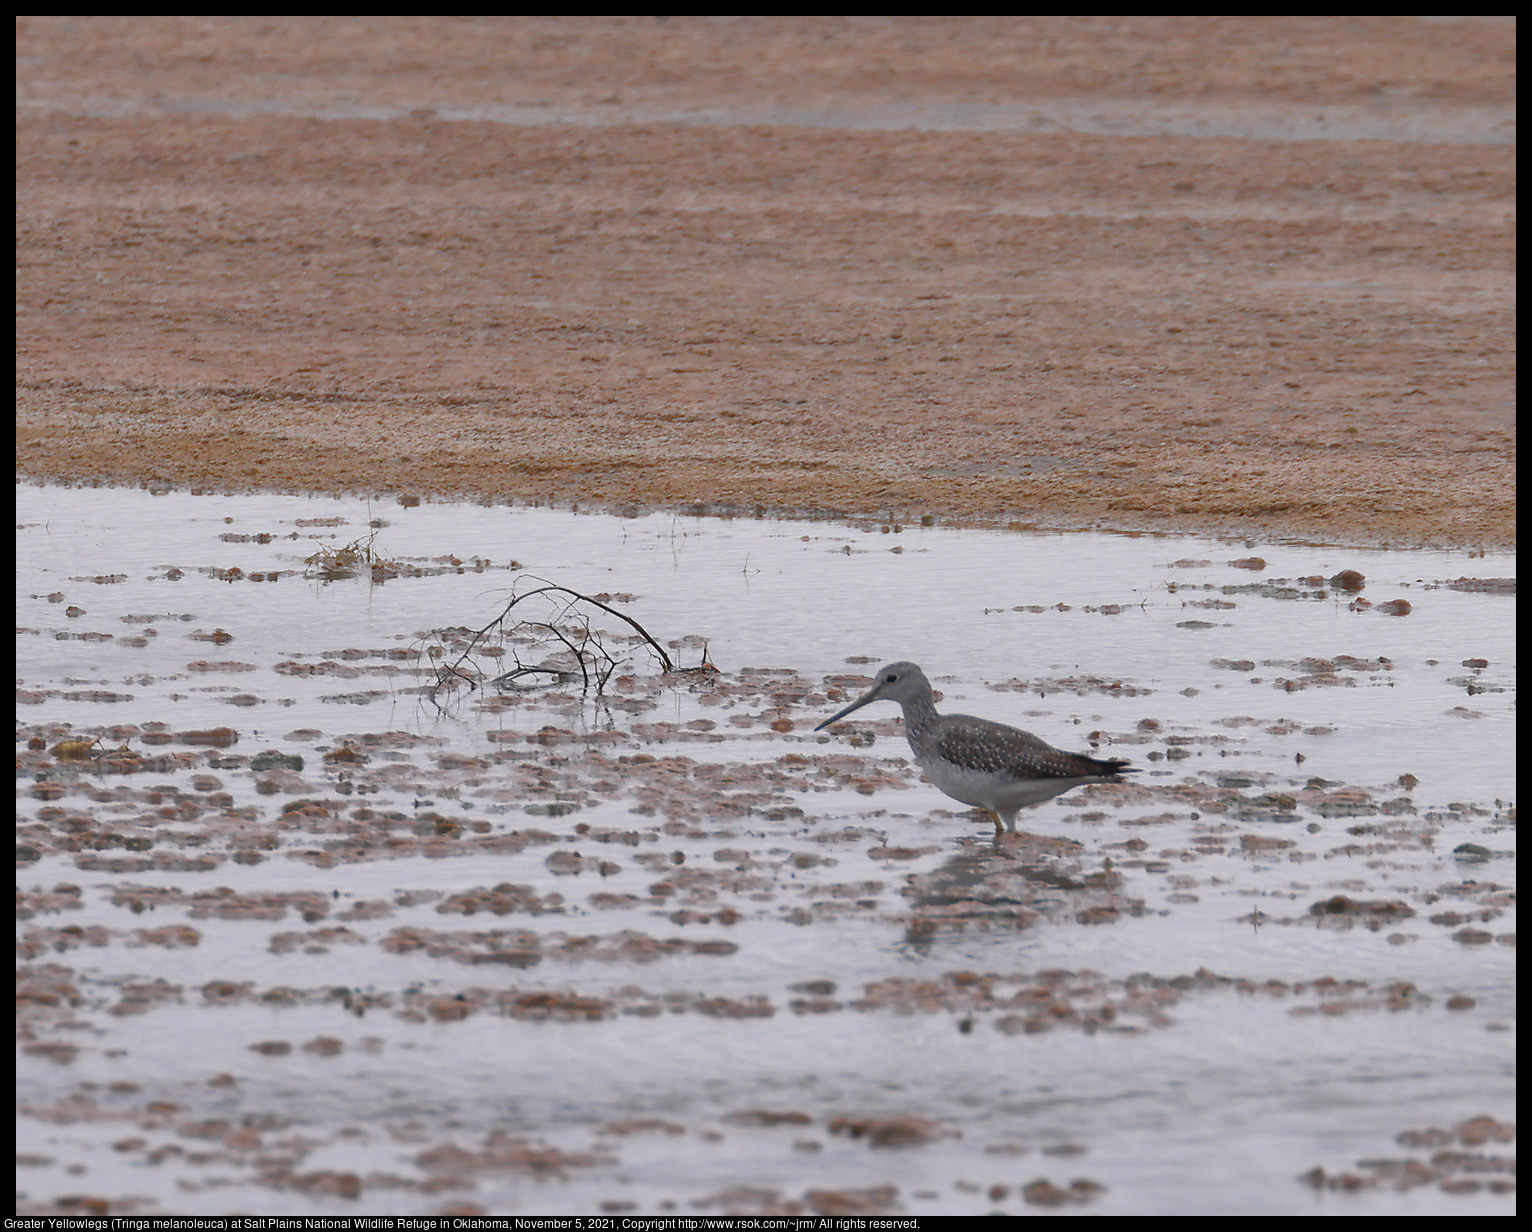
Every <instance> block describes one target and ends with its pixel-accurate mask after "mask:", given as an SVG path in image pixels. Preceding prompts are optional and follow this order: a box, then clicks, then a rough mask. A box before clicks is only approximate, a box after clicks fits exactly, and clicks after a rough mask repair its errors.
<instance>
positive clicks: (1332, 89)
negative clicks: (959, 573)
mask: <svg viewBox="0 0 1532 1232" xmlns="http://www.w3.org/2000/svg"><path fill="white" fill-rule="evenodd" d="M1264 20H1265V22H1266V24H1264V25H1262V24H1261V19H1250V20H1248V21H1245V22H1241V21H1239V20H1236V19H1221V20H1220V21H1219V22H1217V23H1208V22H1202V23H1196V22H1184V21H1183V22H1181V23H1180V24H1177V22H1176V20H1175V19H1134V21H1132V22H1126V23H1122V22H1119V23H1116V24H1115V25H1113V26H1111V27H1110V29H1105V28H1103V27H1100V26H1099V25H1096V24H1094V23H1092V22H1091V21H1080V20H1074V19H1038V21H1039V22H1040V23H1042V24H1041V25H1034V26H1033V27H1029V28H1028V29H1027V30H1026V31H1025V32H1024V33H1025V37H1022V35H1021V34H1019V33H1018V30H1019V29H1020V27H1016V26H1014V25H1013V26H1010V27H1007V26H1004V25H1003V24H1002V25H1000V26H995V25H994V24H993V23H991V22H989V21H988V19H974V20H973V21H970V22H962V21H958V22H939V21H928V22H924V23H922V22H915V23H900V22H882V23H878V22H871V23H850V24H849V25H847V23H835V22H831V21H828V20H825V21H817V19H816V20H810V19H795V20H793V21H787V22H782V23H778V24H777V25H775V26H770V27H769V28H763V27H762V26H760V25H759V24H758V23H757V24H755V25H752V23H750V22H748V21H745V22H672V23H665V24H661V23H653V22H648V23H646V22H634V23H622V22H601V21H592V22H579V21H557V20H553V19H547V20H526V21H510V22H504V23H499V24H490V25H488V26H486V25H484V24H482V23H474V22H435V23H432V22H426V23H424V24H422V23H420V22H419V21H413V20H411V19H397V20H393V19H382V20H380V21H377V22H375V23H370V24H369V25H368V26H366V27H365V28H360V27H358V28H354V29H353V28H351V27H349V26H347V24H346V23H344V22H340V21H326V20H323V19H311V20H310V21H309V22H308V23H307V24H304V23H303V22H296V23H295V22H294V21H291V20H286V19H284V20H283V21H281V22H266V23H264V24H261V23H257V22H255V21H254V20H253V19H252V20H248V21H247V20H243V19H231V20H228V21H206V20H203V21H199V22H192V21H191V20H190V19H187V21H181V20H179V19H152V20H149V19H138V20H133V21H127V22H121V21H117V20H115V19H114V20H107V21H101V22H94V23H85V24H84V25H80V24H78V23H71V22H68V21H65V20H62V19H59V20H55V19H45V20H35V19H28V21H27V22H26V23H25V24H24V26H23V28H22V31H21V35H20V50H21V53H22V59H21V61H20V63H21V68H20V91H19V98H20V99H21V103H22V107H21V111H20V115H19V119H18V207H17V208H18V265H19V268H18V390H17V393H18V416H17V422H18V429H17V431H18V473H19V474H20V475H21V476H24V477H28V478H44V479H52V480H63V481H85V482H114V483H129V484H136V483H144V482H161V483H170V484H174V485H177V486H200V487H209V488H217V489H231V490H238V489H245V488H275V489H289V490H312V491H337V492H372V493H401V494H404V493H407V494H413V495H418V496H428V495H441V496H456V497H463V498H471V499H512V498H514V499H536V500H547V501H553V502H558V503H570V504H572V503H579V504H581V505H582V506H588V505H591V504H597V505H609V506H613V507H622V506H628V505H639V506H659V507H688V506H707V507H709V508H714V509H716V508H718V507H720V506H726V507H730V508H734V509H738V510H741V511H745V512H754V511H755V510H756V509H760V510H762V511H765V512H769V513H799V512H808V511H820V512H832V511H833V512H844V513H849V514H855V515H869V516H891V517H895V518H899V519H903V520H914V519H916V518H919V517H920V516H922V515H935V516H938V517H941V518H944V519H965V520H978V521H987V522H999V523H1002V524H1003V523H1006V522H1011V521H1016V522H1022V523H1025V524H1029V525H1039V526H1052V527H1061V528H1066V527H1089V526H1103V527H1112V528H1118V529H1164V530H1196V531H1209V532H1219V533H1234V534H1249V535H1276V536H1292V537H1299V538H1308V539H1324V540H1330V541H1336V542H1347V543H1355V544H1376V543H1389V544H1394V545H1401V546H1402V545H1405V544H1434V545H1443V546H1447V545H1451V546H1459V547H1463V546H1467V547H1504V546H1509V545H1511V544H1513V543H1514V541H1515V524H1514V473H1513V472H1514V429H1513V422H1512V416H1513V410H1512V400H1513V397H1514V394H1513V365H1514V337H1513V332H1512V331H1513V328H1514V327H1513V296H1514V285H1513V274H1512V264H1511V262H1512V249H1513V242H1514V226H1513V208H1514V207H1513V195H1512V194H1513V191H1514V147H1513V146H1510V145H1507V144H1494V143H1490V142H1489V141H1488V140H1487V139H1486V140H1485V141H1475V140H1465V139H1463V136H1462V134H1463V132H1464V131H1467V130H1465V128H1464V124H1466V123H1468V120H1465V117H1469V118H1470V119H1471V117H1472V116H1474V115H1479V114H1481V113H1482V114H1485V115H1489V114H1493V113H1494V111H1495V109H1496V108H1503V107H1505V106H1507V105H1509V102H1510V101H1511V95H1510V90H1511V78H1510V69H1509V68H1508V66H1507V63H1506V56H1507V55H1508V54H1509V51H1508V49H1509V46H1510V44H1511V42H1512V41H1513V37H1514V30H1513V28H1512V29H1510V30H1508V29H1506V28H1505V27H1503V26H1500V25H1499V24H1498V23H1493V22H1477V21H1461V22H1451V23H1424V22H1418V23H1417V22H1408V21H1397V20H1396V21H1393V22H1372V21H1371V20H1370V19H1306V20H1304V21H1283V20H1279V19H1264ZM816 21H817V24H816ZM1135 23H1138V25H1135ZM1422 28H1428V29H1427V32H1426V33H1425V34H1422V32H1421V30H1422ZM263 31H264V32H265V33H263ZM911 38H914V39H916V40H917V41H918V42H919V44H920V47H921V53H922V54H921V57H920V60H919V64H920V71H919V72H918V73H911V72H902V71H900V72H896V71H893V70H892V69H890V67H889V66H890V64H893V63H898V59H897V53H898V49H899V48H900V47H901V46H907V45H908V43H909V40H910V39H911ZM1050 40H1051V41H1050ZM1252 40H1253V41H1252ZM1502 45H1503V46H1502ZM1251 47H1258V50H1259V54H1256V51H1253V50H1249V49H1250V48H1251ZM1318 47H1323V48H1327V49H1328V51H1327V54H1325V55H1323V56H1318V55H1317V53H1316V51H1315V49H1316V48H1318ZM341 48H350V49H351V50H352V51H353V52H354V55H352V57H351V58H350V59H349V60H346V61H344V62H342V61H341V60H339V59H337V56H338V54H339V49H341ZM826 48H831V49H832V50H828V51H827V50H826ZM1135 48H1136V50H1135ZM1231 49H1232V50H1231ZM1246 51H1249V54H1245V52H1246ZM125 52H126V53H131V54H123V53H125ZM1135 57H1136V58H1135ZM688 65H708V66H709V68H708V70H707V71H706V72H701V71H698V72H695V73H688V72H687V71H686V66H688ZM976 66H977V67H976ZM980 69H982V70H983V71H979V70H980ZM1019 82H1020V83H1024V84H1025V87H1026V89H1025V91H1021V89H1020V86H1019V85H1018V83H1019ZM283 83H285V84H283ZM273 91H276V93H273ZM1093 98H1094V99H1099V100H1100V101H1101V104H1102V108H1103V111H1102V112H1101V114H1102V115H1103V116H1105V117H1106V118H1105V119H1101V120H1099V121H1098V122H1097V128H1098V129H1099V128H1101V127H1102V126H1106V127H1110V126H1111V125H1113V124H1116V125H1125V124H1129V123H1130V122H1131V120H1132V117H1133V115H1134V114H1135V110H1134V109H1135V108H1138V109H1139V111H1138V113H1137V114H1139V116H1140V119H1142V120H1143V122H1144V123H1145V124H1151V125H1152V123H1154V122H1158V121H1155V116H1157V115H1163V114H1168V113H1169V112H1170V111H1174V112H1175V113H1176V114H1178V115H1182V116H1192V117H1193V119H1192V120H1188V121H1187V123H1194V122H1195V115H1196V114H1198V113H1199V112H1200V113H1203V114H1207V115H1209V116H1218V115H1222V116H1229V115H1235V114H1238V115H1244V116H1247V117H1248V116H1250V115H1254V114H1257V113H1259V114H1260V115H1263V116H1265V117H1267V119H1266V120H1264V121H1262V122H1263V123H1268V124H1270V123H1278V121H1280V119H1281V117H1282V115H1284V114H1290V115H1291V116H1292V117H1293V123H1294V124H1297V123H1298V122H1299V119H1298V118H1299V116H1300V113H1305V112H1311V111H1313V109H1314V108H1323V107H1330V108H1332V109H1334V110H1335V114H1336V115H1339V114H1341V109H1349V110H1347V111H1346V112H1345V114H1347V115H1352V116H1353V117H1354V116H1356V115H1372V114H1374V113H1376V114H1377V115H1379V116H1382V115H1383V111H1384V110H1386V111H1387V116H1388V120H1387V122H1388V123H1392V124H1396V125H1403V126H1404V127H1405V128H1408V127H1409V125H1414V126H1415V129H1418V130H1420V131H1424V132H1426V133H1427V134H1428V135H1429V133H1431V132H1433V131H1435V130H1433V129H1432V127H1431V126H1432V125H1433V124H1435V125H1437V126H1438V128H1439V129H1440V131H1441V133H1442V134H1445V135H1443V136H1441V137H1440V139H1434V140H1412V141H1403V140H1276V139H1263V138H1260V137H1233V136H1228V137H1215V138H1198V137H1192V136H1185V135H1178V134H1177V133H1175V132H1171V131H1168V130H1167V132H1166V133H1165V134H1164V135H1120V134H1117V133H1113V132H1103V131H1091V132H1072V131H1034V132H1022V131H1013V130H1005V129H1002V130H998V131H955V130H947V131H908V130H902V131H901V130H884V131H878V130H875V129H868V128H846V127H833V126H818V127H815V126H809V125H805V124H759V123H755V124H746V123H733V122H719V123H699V122H696V121H695V120H692V121H690V122H685V123H656V122H633V120H634V117H635V116H643V115H657V114H680V113H685V114H686V115H689V116H697V115H704V114H706V115H712V116H713V117H714V118H715V119H716V118H718V117H720V116H721V117H722V118H723V119H724V120H728V119H729V118H730V116H731V115H741V116H746V117H747V118H748V117H752V116H754V117H759V116H762V115H770V114H773V109H774V108H775V109H777V111H781V109H783V108H788V109H791V110H792V114H793V115H794V116H795V117H796V118H798V119H802V118H803V117H804V115H805V114H810V113H815V109H816V108H817V109H818V113H819V114H828V115H831V120H832V121H833V119H834V116H833V114H831V113H833V112H834V109H835V108H841V109H842V111H844V110H845V109H847V108H851V109H853V110H855V109H856V108H860V109H861V112H862V113H864V114H866V113H869V112H870V111H876V109H877V107H878V106H883V107H887V108H894V109H895V110H897V109H898V108H904V109H906V111H910V109H914V110H915V111H919V110H920V109H921V108H925V109H926V110H928V111H930V110H933V109H941V108H945V109H946V110H945V111H943V112H942V114H944V115H951V114H957V113H956V112H954V111H953V109H954V108H958V109H959V111H961V113H962V114H965V115H970V114H971V115H973V116H975V117H978V118H977V119H975V120H974V123H976V124H980V123H982V122H983V118H984V116H985V115H991V116H1002V117H1003V115H1012V114H1014V113H1015V111H1016V108H1017V107H1018V106H1019V105H1020V104H1022V103H1025V102H1028V101H1035V102H1036V103H1037V106H1038V107H1039V108H1041V109H1044V110H1046V106H1045V105H1046V104H1047V103H1048V102H1049V101H1050V100H1052V101H1053V102H1055V103H1057V104H1058V106H1055V109H1054V111H1053V112H1048V113H1047V114H1046V116H1045V119H1046V118H1047V116H1051V117H1052V119H1051V120H1049V121H1048V122H1049V123H1053V122H1054V121H1055V120H1057V119H1058V116H1060V115H1064V114H1066V112H1068V108H1065V110H1064V111H1060V110H1059V107H1060V106H1062V104H1063V103H1065V102H1067V103H1069V105H1070V107H1073V108H1074V112H1069V114H1075V113H1077V112H1079V111H1080V107H1081V105H1082V103H1084V102H1089V101H1090V100H1091V99H1093ZM423 99H429V100H430V105H429V106H426V105H424V104H422V102H421V100H423ZM610 99H616V100H618V101H616V102H609V101H606V100H610ZM848 100H849V101H848ZM263 108H264V109H265V110H263ZM347 108H349V109H350V111H351V112H353V113H361V112H366V113H367V114H368V115H376V116H377V117H378V118H367V116H365V115H360V114H355V115H352V116H350V117H349V118H346V117H342V118H335V116H334V115H332V114H331V113H332V112H334V111H335V110H336V109H340V110H345V109H347ZM454 108H456V109H459V110H460V111H462V112H463V113H464V114H469V113H472V112H473V109H475V108H477V109H479V111H480V112H486V111H488V110H493V109H495V108H498V109H499V111H498V112H497V114H498V115H502V116H503V115H507V114H509V115H513V116H514V115H515V114H517V111H516V109H517V108H522V109H524V110H525V109H532V108H537V109H540V110H542V111H544V112H548V111H552V112H555V113H557V115H556V117H555V119H557V120H560V121H561V122H548V120H547V117H546V116H544V117H542V119H541V120H540V122H538V123H536V124H530V123H529V124H519V123H511V122H506V121H505V120H503V119H497V120H483V119H451V118H444V117H448V116H450V115H452V114H453V113H454V112H453V109H454ZM603 108H608V109H611V108H618V109H619V110H621V109H624V108H625V109H626V112H624V113H623V114H620V115H618V122H613V121H612V120H610V119H607V118H603V116H602V114H601V113H602V109H603ZM964 108H966V109H967V110H966V111H962V109H964ZM986 108H988V109H989V110H988V111H986V110H985V109H986ZM1369 108H1371V109H1372V110H1371V111H1368V109H1369ZM731 109H732V111H731ZM1007 109H1009V110H1007ZM1157 109H1158V110H1157ZM1380 109H1383V110H1380ZM305 111H307V112H308V114H304V112H305ZM1039 114H1043V111H1040V112H1039ZM624 116H625V117H626V120H627V122H621V121H622V120H623V119H624ZM321 117H323V118H321ZM1273 117H1276V118H1275V119H1273ZM842 120H844V116H842ZM997 122H998V121H997ZM1383 122H1384V121H1383V120H1381V119H1380V120H1379V121H1378V123H1380V124H1381V123H1383ZM1475 122H1477V121H1475ZM1039 123H1040V124H1042V122H1041V121H1039ZM1043 127H1044V128H1046V127H1047V125H1046V124H1043ZM1171 127H1173V126H1171ZM1469 127H1470V128H1471V127H1472V126H1471V125H1469ZM1401 131H1403V130H1402V129H1401ZM1411 131H1414V130H1411ZM1454 133H1455V134H1457V135H1456V136H1453V135H1451V134H1454ZM1491 135H1493V134H1491ZM1497 140H1498V138H1497Z"/></svg>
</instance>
